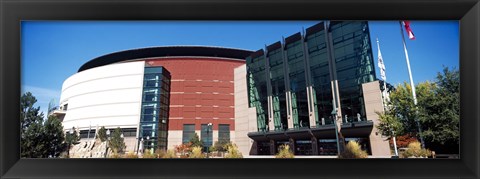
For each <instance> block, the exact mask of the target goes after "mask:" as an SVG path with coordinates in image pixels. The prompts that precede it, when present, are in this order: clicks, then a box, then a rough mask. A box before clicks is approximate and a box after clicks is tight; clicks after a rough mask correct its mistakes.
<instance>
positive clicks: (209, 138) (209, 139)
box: [200, 124, 213, 151]
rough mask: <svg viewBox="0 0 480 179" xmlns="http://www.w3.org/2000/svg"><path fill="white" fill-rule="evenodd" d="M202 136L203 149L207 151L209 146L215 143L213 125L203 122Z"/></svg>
mask: <svg viewBox="0 0 480 179" xmlns="http://www.w3.org/2000/svg"><path fill="white" fill-rule="evenodd" d="M200 138H201V140H202V142H203V151H207V150H208V148H209V147H210V146H212V144H213V131H212V126H208V125H207V124H202V130H201V132H200Z"/></svg>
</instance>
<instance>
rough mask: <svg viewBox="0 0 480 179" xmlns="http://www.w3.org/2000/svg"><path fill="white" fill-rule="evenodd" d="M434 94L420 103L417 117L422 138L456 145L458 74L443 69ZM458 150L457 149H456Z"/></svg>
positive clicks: (458, 97) (458, 124)
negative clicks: (420, 125)
mask: <svg viewBox="0 0 480 179" xmlns="http://www.w3.org/2000/svg"><path fill="white" fill-rule="evenodd" d="M436 86H437V87H438V88H436V89H435V91H434V94H433V95H432V96H428V98H426V99H425V101H424V102H423V103H422V106H423V107H422V108H421V110H420V111H421V113H420V115H419V118H420V121H421V123H422V127H423V136H424V138H425V141H427V142H429V143H437V144H439V145H445V144H456V145H457V146H458V145H459V141H460V74H459V71H458V70H456V69H453V70H452V71H450V70H449V69H448V68H444V70H443V74H442V73H438V75H437V82H436ZM457 149H458V147H457Z"/></svg>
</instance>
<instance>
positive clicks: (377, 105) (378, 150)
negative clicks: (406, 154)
mask: <svg viewBox="0 0 480 179" xmlns="http://www.w3.org/2000/svg"><path fill="white" fill-rule="evenodd" d="M362 90H363V98H364V101H365V112H366V114H367V119H368V120H371V121H373V125H374V127H373V130H372V132H371V133H370V136H369V138H370V146H371V149H372V156H385V157H389V156H391V152H390V144H389V143H388V139H387V138H385V137H382V135H381V133H380V132H379V131H378V130H377V128H376V126H377V125H378V123H379V121H378V115H377V114H376V113H375V112H383V111H384V109H383V100H382V92H381V91H380V84H379V82H378V81H372V82H370V83H364V84H362Z"/></svg>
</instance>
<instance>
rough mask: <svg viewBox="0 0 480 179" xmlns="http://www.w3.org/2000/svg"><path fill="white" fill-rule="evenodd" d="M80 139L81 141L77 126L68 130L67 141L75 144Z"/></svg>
mask: <svg viewBox="0 0 480 179" xmlns="http://www.w3.org/2000/svg"><path fill="white" fill-rule="evenodd" d="M70 132H71V133H70ZM78 141H80V136H79V135H78V132H77V130H75V127H73V128H72V130H71V131H67V134H66V135H65V142H66V143H67V144H69V145H75V144H78Z"/></svg>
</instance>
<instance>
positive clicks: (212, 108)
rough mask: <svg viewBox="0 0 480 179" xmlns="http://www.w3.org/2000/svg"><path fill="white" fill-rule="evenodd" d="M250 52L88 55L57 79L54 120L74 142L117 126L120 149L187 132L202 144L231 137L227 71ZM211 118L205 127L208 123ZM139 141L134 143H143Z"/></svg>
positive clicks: (155, 50)
mask: <svg viewBox="0 0 480 179" xmlns="http://www.w3.org/2000/svg"><path fill="white" fill-rule="evenodd" d="M251 53H252V52H251V51H247V50H240V49H231V48H222V47H206V46H168V47H152V48H142V49H133V50H126V51H120V52H115V53H111V54H107V55H104V56H100V57H98V58H95V59H93V60H91V61H89V62H87V63H85V64H84V65H83V66H81V67H80V69H79V70H78V73H76V74H74V75H72V76H70V77H69V78H68V79H66V80H65V82H64V84H63V86H62V94H61V97H60V105H59V106H60V107H59V108H58V109H56V110H53V112H52V113H53V114H55V115H57V116H59V117H60V119H61V120H62V122H63V126H64V129H65V130H66V131H68V130H70V129H71V128H73V127H74V128H75V129H76V130H78V131H79V132H80V136H81V138H82V140H89V139H93V138H94V136H95V131H96V129H98V128H100V127H102V126H103V127H105V128H106V129H107V130H113V129H114V128H117V127H120V128H121V129H122V132H123V134H124V139H125V142H126V145H127V149H126V150H127V151H137V150H138V149H139V148H140V141H143V146H144V148H146V149H148V148H157V147H160V148H163V149H167V148H168V149H172V148H174V146H176V145H180V144H182V142H186V141H189V140H190V139H191V138H192V137H193V135H194V133H197V134H198V136H200V138H201V139H202V140H203V142H204V143H205V144H207V145H212V144H213V142H214V141H218V140H231V139H233V138H234V136H235V133H234V130H235V123H234V115H235V113H234V111H235V110H234V83H233V80H234V79H233V70H234V68H236V67H239V66H241V65H244V64H245V58H246V57H247V56H248V55H250V54H251ZM209 123H211V124H212V126H208V124H209ZM143 146H142V147H143Z"/></svg>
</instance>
